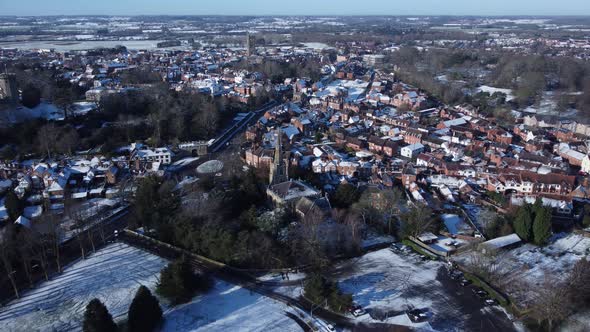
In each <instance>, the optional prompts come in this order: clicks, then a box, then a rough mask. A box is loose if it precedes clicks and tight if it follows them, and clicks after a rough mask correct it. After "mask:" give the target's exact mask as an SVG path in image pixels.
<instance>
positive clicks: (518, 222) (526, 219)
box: [514, 204, 533, 242]
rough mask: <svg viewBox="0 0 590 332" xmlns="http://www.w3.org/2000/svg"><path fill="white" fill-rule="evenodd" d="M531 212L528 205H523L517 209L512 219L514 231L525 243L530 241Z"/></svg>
mask: <svg viewBox="0 0 590 332" xmlns="http://www.w3.org/2000/svg"><path fill="white" fill-rule="evenodd" d="M531 216H532V211H531V207H530V205H529V204H525V205H523V206H521V207H520V208H519V209H518V212H517V213H516V218H515V219H514V231H515V232H516V234H518V236H519V237H520V238H521V239H522V240H523V241H525V242H528V241H530V240H532V236H531V235H532V234H531V230H532V225H533V220H532V217H531Z"/></svg>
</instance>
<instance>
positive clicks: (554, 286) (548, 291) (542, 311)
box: [529, 274, 573, 331]
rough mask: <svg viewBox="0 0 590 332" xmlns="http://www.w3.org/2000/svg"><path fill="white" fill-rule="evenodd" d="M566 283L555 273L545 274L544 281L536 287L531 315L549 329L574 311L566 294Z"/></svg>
mask: <svg viewBox="0 0 590 332" xmlns="http://www.w3.org/2000/svg"><path fill="white" fill-rule="evenodd" d="M565 286H566V285H565V284H564V283H563V281H561V280H559V279H558V278H556V277H555V276H553V275H550V274H545V276H544V280H543V283H542V284H541V285H540V286H539V287H538V288H537V289H536V291H535V292H534V293H535V297H534V299H533V305H532V307H531V308H530V312H529V315H530V316H531V317H532V318H534V319H536V320H537V323H538V324H539V325H541V324H542V323H543V322H546V323H547V329H548V330H549V331H552V330H553V327H554V326H555V324H556V323H559V322H561V321H563V320H564V319H565V318H567V317H568V316H569V315H570V314H571V313H572V310H573V308H572V304H571V302H570V299H569V298H568V297H567V296H564V294H566V287H565Z"/></svg>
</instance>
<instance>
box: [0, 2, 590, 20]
mask: <svg viewBox="0 0 590 332" xmlns="http://www.w3.org/2000/svg"><path fill="white" fill-rule="evenodd" d="M177 14H182V15H482V16H485V15H547V16H550V15H578V16H579V15H590V0H560V1H555V0H0V15H177Z"/></svg>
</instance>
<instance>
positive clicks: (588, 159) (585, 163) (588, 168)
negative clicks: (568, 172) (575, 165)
mask: <svg viewBox="0 0 590 332" xmlns="http://www.w3.org/2000/svg"><path fill="white" fill-rule="evenodd" d="M582 172H584V173H590V156H588V155H585V156H584V158H582Z"/></svg>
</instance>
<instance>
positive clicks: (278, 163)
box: [268, 128, 289, 185]
mask: <svg viewBox="0 0 590 332" xmlns="http://www.w3.org/2000/svg"><path fill="white" fill-rule="evenodd" d="M275 135H276V136H277V139H276V141H275V155H274V159H273V162H272V165H271V166H270V174H269V179H268V182H269V184H270V185H273V184H277V183H281V182H285V181H287V180H288V179H289V175H288V165H287V163H285V159H284V156H283V149H282V138H281V137H282V136H283V135H282V133H281V129H280V128H278V129H277V130H276V133H275Z"/></svg>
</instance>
